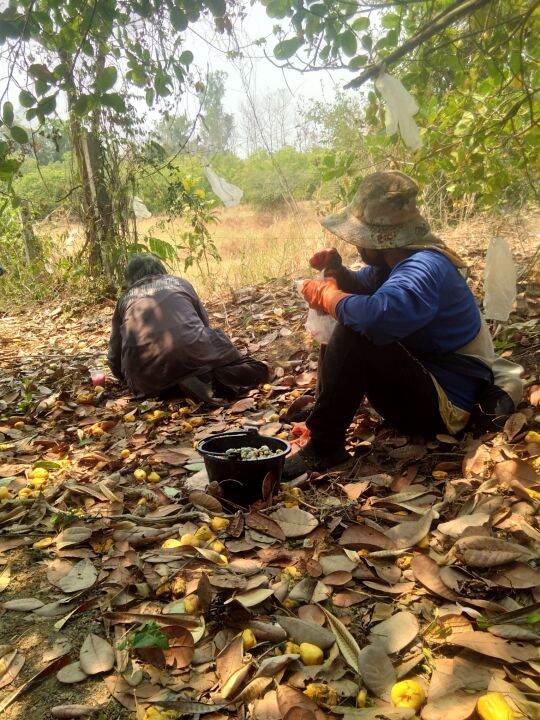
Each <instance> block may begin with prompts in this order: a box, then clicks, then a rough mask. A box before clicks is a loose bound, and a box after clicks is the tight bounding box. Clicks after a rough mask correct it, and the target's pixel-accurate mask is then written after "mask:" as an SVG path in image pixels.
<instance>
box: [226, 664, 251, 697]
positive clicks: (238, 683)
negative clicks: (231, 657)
mask: <svg viewBox="0 0 540 720" xmlns="http://www.w3.org/2000/svg"><path fill="white" fill-rule="evenodd" d="M250 671H251V666H250V665H244V667H241V668H239V669H238V670H237V671H236V672H234V673H233V674H232V675H231V676H230V677H229V679H228V680H227V681H226V682H225V683H224V685H223V687H222V688H221V692H220V695H221V697H222V698H223V699H224V700H228V699H229V698H233V697H234V696H235V695H236V694H237V693H238V691H239V690H240V688H241V687H242V685H243V684H244V682H245V681H246V680H247V677H248V675H249V673H250Z"/></svg>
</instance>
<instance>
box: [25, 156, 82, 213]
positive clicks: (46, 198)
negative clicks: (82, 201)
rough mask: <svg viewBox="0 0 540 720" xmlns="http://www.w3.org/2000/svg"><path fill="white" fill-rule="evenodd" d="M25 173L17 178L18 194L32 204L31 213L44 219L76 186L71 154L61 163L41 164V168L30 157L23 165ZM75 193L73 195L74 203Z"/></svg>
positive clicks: (72, 201) (71, 198) (70, 198)
mask: <svg viewBox="0 0 540 720" xmlns="http://www.w3.org/2000/svg"><path fill="white" fill-rule="evenodd" d="M21 171H22V175H21V176H20V177H18V178H16V179H15V181H14V183H13V187H14V190H15V192H16V193H17V195H18V196H19V197H20V198H21V199H22V200H25V201H28V202H29V203H30V207H31V209H32V213H33V214H34V216H35V217H37V218H44V217H45V216H46V215H48V214H49V213H51V212H52V211H53V210H56V209H57V207H58V205H59V202H60V201H61V200H62V199H63V198H65V197H66V196H67V195H68V194H69V191H70V190H71V189H72V188H73V187H74V186H75V185H77V178H76V177H74V176H73V170H72V166H71V158H70V155H69V153H66V155H64V158H63V159H62V160H59V161H58V162H53V163H49V164H48V165H42V166H40V167H39V168H38V166H37V163H36V161H35V160H31V159H27V160H25V161H24V163H23V166H22V168H21ZM75 200H76V194H71V195H70V197H69V202H70V204H71V205H73V204H74V202H75Z"/></svg>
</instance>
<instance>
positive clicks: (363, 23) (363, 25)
mask: <svg viewBox="0 0 540 720" xmlns="http://www.w3.org/2000/svg"><path fill="white" fill-rule="evenodd" d="M368 27H369V18H368V17H367V16H366V15H361V16H360V17H357V18H356V20H353V22H352V23H351V28H352V29H353V30H357V31H361V30H367V29H368Z"/></svg>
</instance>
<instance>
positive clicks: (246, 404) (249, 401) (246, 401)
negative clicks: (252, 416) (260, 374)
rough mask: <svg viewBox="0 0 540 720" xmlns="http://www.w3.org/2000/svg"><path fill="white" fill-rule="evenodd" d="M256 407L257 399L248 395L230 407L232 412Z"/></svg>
mask: <svg viewBox="0 0 540 720" xmlns="http://www.w3.org/2000/svg"><path fill="white" fill-rule="evenodd" d="M253 407H255V400H254V398H251V397H247V398H242V399H241V400H238V401H237V402H235V403H234V405H231V407H230V408H229V412H230V413H235V414H236V413H243V412H245V411H246V410H251V408H253Z"/></svg>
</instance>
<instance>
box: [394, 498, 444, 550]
mask: <svg viewBox="0 0 540 720" xmlns="http://www.w3.org/2000/svg"><path fill="white" fill-rule="evenodd" d="M438 517H439V515H438V513H437V511H436V509H435V508H431V509H430V510H428V511H427V512H426V513H425V514H424V515H422V517H421V518H420V519H419V520H411V521H407V522H402V523H399V525H395V526H394V527H393V528H390V530H387V531H386V533H385V534H386V535H387V537H389V538H390V539H391V540H392V541H393V542H394V543H395V547H397V548H401V549H405V548H409V547H413V545H416V544H417V543H419V542H420V540H422V539H423V538H424V537H425V536H426V535H427V534H428V532H429V530H430V528H431V523H432V522H433V520H435V519H436V518H438Z"/></svg>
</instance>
